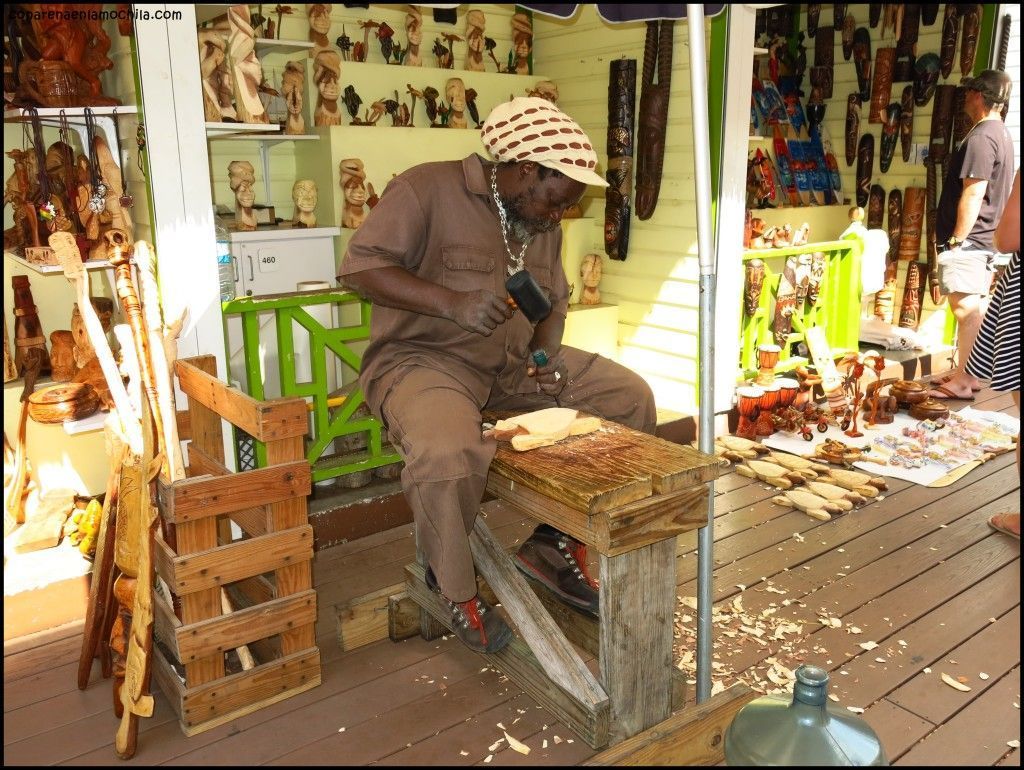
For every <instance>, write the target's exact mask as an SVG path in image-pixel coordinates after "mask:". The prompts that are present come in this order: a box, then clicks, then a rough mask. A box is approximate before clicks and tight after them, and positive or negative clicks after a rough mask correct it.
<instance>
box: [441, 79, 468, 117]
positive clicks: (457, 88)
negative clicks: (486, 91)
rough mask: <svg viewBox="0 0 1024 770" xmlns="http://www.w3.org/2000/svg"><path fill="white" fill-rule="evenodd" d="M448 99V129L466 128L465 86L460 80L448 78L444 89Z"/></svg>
mask: <svg viewBox="0 0 1024 770" xmlns="http://www.w3.org/2000/svg"><path fill="white" fill-rule="evenodd" d="M444 95H445V96H446V97H447V98H448V107H449V109H448V128H468V127H469V123H468V122H467V121H466V85H465V83H463V82H462V78H449V79H448V82H447V83H446V84H445V87H444Z"/></svg>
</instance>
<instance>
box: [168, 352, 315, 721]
mask: <svg viewBox="0 0 1024 770" xmlns="http://www.w3.org/2000/svg"><path fill="white" fill-rule="evenodd" d="M213 365H214V362H213V359H212V357H205V358H203V359H189V360H181V361H177V362H176V364H175V370H176V374H177V376H178V383H179V385H180V387H181V389H182V391H183V392H184V393H185V394H186V395H187V396H188V397H189V423H190V428H191V435H192V443H191V444H190V445H189V471H190V474H191V476H192V477H191V478H187V479H183V480H180V481H176V482H174V483H172V484H163V483H160V484H159V485H158V502H159V508H160V515H161V518H162V519H163V524H164V527H163V528H162V532H163V533H164V535H161V534H160V533H158V534H157V535H156V536H155V538H154V548H153V552H154V559H153V560H154V566H155V568H156V572H157V574H158V575H159V576H160V577H161V578H162V579H163V582H164V583H165V584H166V585H167V587H168V588H169V589H170V591H171V594H172V598H171V599H170V600H169V599H167V598H165V597H163V596H161V595H160V594H159V593H157V594H156V595H155V596H154V614H155V619H154V635H155V639H156V641H157V643H158V644H157V645H155V646H154V667H153V671H154V676H155V677H156V680H157V681H158V682H159V684H160V687H161V689H162V690H163V691H164V693H165V695H167V698H168V700H170V702H171V705H172V706H173V707H174V709H175V711H176V712H177V714H178V718H179V721H180V723H181V728H182V730H183V731H184V732H185V734H186V735H194V734H196V733H199V732H202V731H204V730H209V729H210V728H212V727H216V726H217V725H221V724H224V723H226V722H230V721H232V720H234V719H237V718H238V717H241V716H243V715H245V714H249V713H252V712H253V711H256V710H258V709H261V708H264V707H266V706H269V705H270V704H272V703H276V702H278V701H280V700H283V699H285V698H289V697H291V696H293V695H296V694H298V693H300V692H303V691H304V690H308V689H310V688H312V687H316V686H317V685H318V684H320V651H319V649H318V648H317V646H316V642H315V635H314V623H315V621H316V592H315V591H314V590H313V587H312V575H311V561H312V558H313V529H312V527H311V526H310V525H309V524H308V522H307V519H306V497H307V496H308V495H309V493H310V470H309V463H308V462H307V461H306V458H305V455H304V451H303V440H302V437H303V435H304V434H305V433H306V430H307V423H306V408H305V402H304V401H303V400H302V399H301V398H290V399H276V400H272V401H256V400H255V399H252V398H250V397H249V396H246V395H245V394H243V393H241V392H240V391H238V390H235V389H234V388H231V387H229V386H227V385H225V384H224V383H222V382H220V381H218V380H217V379H216V377H214V376H213V375H212V372H213V371H214V369H213ZM222 418H223V419H225V420H228V421H229V422H231V423H232V424H233V425H236V426H237V427H239V428H241V429H242V430H245V431H246V432H247V433H249V434H250V435H252V436H254V437H256V439H257V440H259V441H264V442H266V445H267V454H268V458H269V459H270V462H271V465H269V466H268V467H266V468H259V469H257V470H253V471H247V472H244V473H230V472H229V471H228V469H227V468H226V467H225V465H224V462H223V443H222V436H221V419H222ZM232 525H235V526H234V528H233V527H232ZM239 530H240V531H241V535H240V536H239V535H238V534H237V532H238V531H239ZM169 540H172V542H168V541H169ZM225 591H226V593H227V596H228V597H229V603H230V605H231V607H232V608H233V609H232V611H230V612H226V613H225V612H224V607H223V604H222V602H223V600H224V598H223V593H224V592H225ZM176 606H180V611H178V612H176V611H175V607H176ZM243 645H245V646H247V647H248V648H249V649H250V650H251V652H252V655H253V658H254V662H255V666H254V667H253V668H249V669H248V670H242V671H241V672H236V673H229V672H228V670H227V669H226V665H225V658H226V654H227V653H228V651H230V650H236V649H238V648H240V647H242V646H243Z"/></svg>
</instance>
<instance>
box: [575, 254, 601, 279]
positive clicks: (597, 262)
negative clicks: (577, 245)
mask: <svg viewBox="0 0 1024 770" xmlns="http://www.w3.org/2000/svg"><path fill="white" fill-rule="evenodd" d="M603 272H604V267H603V265H602V262H601V256H600V255H599V254H595V253H590V254H587V255H586V256H585V257H583V262H581V263H580V278H582V279H583V285H584V286H586V287H588V288H597V286H598V284H600V283H601V276H602V274H603Z"/></svg>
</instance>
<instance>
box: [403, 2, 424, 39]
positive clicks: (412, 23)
mask: <svg viewBox="0 0 1024 770" xmlns="http://www.w3.org/2000/svg"><path fill="white" fill-rule="evenodd" d="M405 34H406V35H408V37H409V45H419V44H420V43H422V42H423V14H422V13H420V9H419V8H417V7H416V6H415V5H410V6H409V12H408V13H407V14H406V15H405Z"/></svg>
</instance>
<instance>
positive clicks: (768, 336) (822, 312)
mask: <svg viewBox="0 0 1024 770" xmlns="http://www.w3.org/2000/svg"><path fill="white" fill-rule="evenodd" d="M863 249H864V242H863V241H862V240H861V238H860V236H859V235H858V234H857V233H856V232H851V233H849V234H848V235H846V236H844V237H843V238H842V239H841V240H838V241H825V242H821V243H808V244H806V245H805V246H794V247H789V248H784V249H757V250H748V251H744V252H743V261H744V262H747V261H748V260H751V259H760V260H762V261H763V262H764V263H765V272H764V283H763V284H762V286H761V298H760V301H759V303H758V308H757V312H755V313H754V315H753V316H747V315H746V312H745V311H744V310H743V307H742V306H743V303H742V302H741V303H740V305H741V307H740V312H741V313H743V320H742V322H741V329H742V347H741V349H740V368H741V369H742V370H743V373H742V377H743V378H744V379H745V378H749V377H752V376H754V375H755V374H756V373H757V368H758V365H757V347H758V345H767V344H772V343H774V342H775V338H774V336H773V334H772V320H773V318H774V308H775V295H776V293H777V291H778V288H779V278H780V277H781V275H782V269H783V267H784V266H785V262H786V257H790V256H796V255H800V254H813V253H814V252H818V251H820V252H823V253H824V254H825V259H826V260H827V267H826V269H825V276H824V278H823V279H822V282H821V288H820V290H819V292H818V300H817V302H815V303H813V304H812V303H811V302H810V301H805V302H803V303H802V304H801V305H800V306H799V307H797V309H796V311H795V312H794V313H793V316H792V320H793V328H792V331H791V332H790V334H789V337H788V339H787V343H786V344H785V345H783V346H782V354H781V355H780V356H779V363H778V366H776V371H779V372H781V371H786V370H789V369H792V368H794V367H796V366H799V365H800V364H806V363H807V358H805V357H803V356H796V355H793V354H792V347H793V345H794V344H795V343H798V342H801V341H803V339H804V335H805V332H806V330H807V329H810V328H812V327H815V326H821V327H823V328H824V329H825V338H826V339H827V340H828V343H829V346H830V347H831V348H832V352H833V353H835V354H837V355H838V354H841V353H846V352H849V351H855V350H857V347H858V336H859V335H860V294H861V292H860V288H861V282H860V278H861V266H860V260H861V254H862V253H863Z"/></svg>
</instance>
